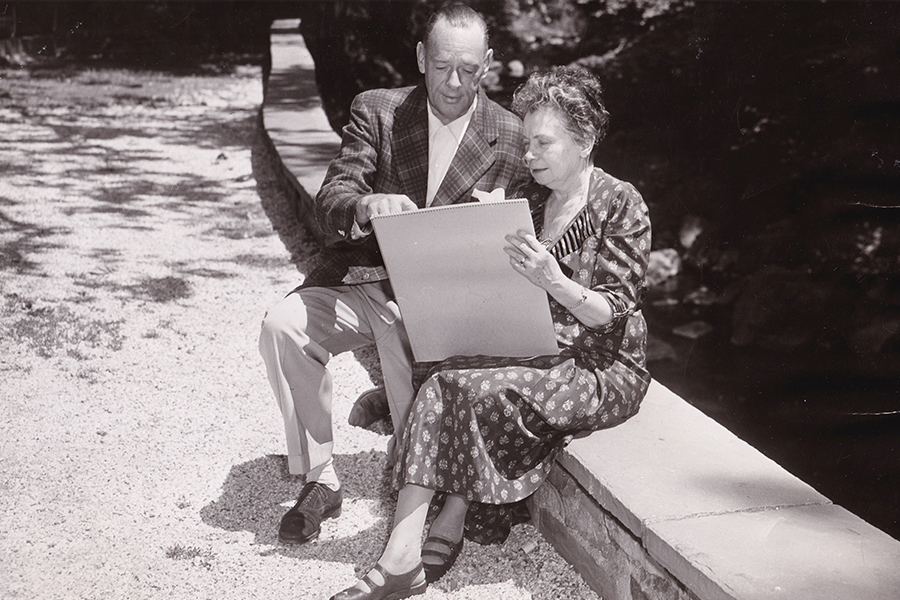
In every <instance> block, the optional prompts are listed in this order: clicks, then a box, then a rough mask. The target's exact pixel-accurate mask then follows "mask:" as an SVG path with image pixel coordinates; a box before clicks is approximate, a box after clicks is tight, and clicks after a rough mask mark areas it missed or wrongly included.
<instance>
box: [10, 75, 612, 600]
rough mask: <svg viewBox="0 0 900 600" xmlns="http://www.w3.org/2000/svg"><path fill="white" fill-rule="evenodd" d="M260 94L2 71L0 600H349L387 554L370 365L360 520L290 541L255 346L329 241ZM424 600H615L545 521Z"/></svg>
mask: <svg viewBox="0 0 900 600" xmlns="http://www.w3.org/2000/svg"><path fill="white" fill-rule="evenodd" d="M261 87H262V86H261V73H260V70H259V69H258V68H256V67H250V66H245V67H237V68H234V69H233V70H230V69H229V70H227V71H226V72H219V73H215V72H210V73H206V74H193V75H178V76H176V75H172V74H162V73H152V72H131V71H122V70H104V69H86V68H83V67H78V66H67V67H58V68H49V69H48V68H41V69H37V68H35V69H32V70H27V69H21V70H5V71H0V129H2V131H3V135H2V138H0V173H2V177H0V272H2V279H0V292H2V299H0V498H2V500H0V566H2V572H3V575H2V577H0V598H3V599H14V598H29V599H30V598H40V599H51V598H66V599H69V598H79V599H81V598H85V599H88V598H98V599H99V598H103V599H105V600H106V599H109V598H129V599H139V598H176V599H177V598H194V599H196V598H216V599H217V600H219V599H229V598H267V599H272V598H274V599H279V598H285V599H287V598H303V599H305V598H311V599H317V598H328V597H329V596H330V595H331V594H332V593H334V592H336V591H338V590H340V589H342V588H343V587H345V586H347V585H349V584H350V583H352V582H353V581H354V578H355V577H356V576H358V575H361V574H362V573H363V572H364V571H365V570H367V569H368V568H369V567H370V566H371V563H372V561H373V560H374V559H375V557H376V556H377V554H378V553H379V551H380V549H381V547H382V545H383V544H384V541H385V539H386V535H387V528H388V525H389V523H390V517H391V514H392V511H393V501H392V500H391V495H390V493H389V486H388V482H387V480H386V478H385V475H384V470H383V465H384V460H385V447H386V442H387V436H386V435H384V434H383V432H379V431H365V430H361V429H356V428H351V427H349V426H348V425H346V415H347V413H348V411H349V409H350V405H351V403H352V400H353V399H354V398H355V397H356V395H357V394H358V393H359V392H361V391H362V390H364V389H367V388H368V387H370V386H371V385H372V381H373V379H377V376H378V375H377V370H376V369H374V368H373V355H372V352H371V351H369V352H360V353H357V354H356V355H351V354H345V355H341V356H337V357H335V358H334V360H333V362H332V368H333V372H334V373H335V408H334V410H335V415H336V418H335V422H336V424H337V427H336V431H335V435H336V442H337V444H336V445H337V448H338V451H339V452H340V454H338V455H337V456H336V464H337V468H338V470H339V472H340V473H341V474H342V476H343V482H344V486H345V504H344V515H343V516H342V517H341V518H340V519H337V520H331V521H327V522H326V523H325V525H324V527H323V531H322V536H321V537H320V539H319V540H318V541H316V542H314V543H311V544H308V545H305V546H301V547H287V546H283V545H279V543H278V542H277V539H276V529H277V524H278V519H279V518H280V515H281V514H282V513H283V512H284V510H285V508H287V507H289V506H291V505H292V503H293V500H294V497H295V495H296V493H297V492H298V491H299V488H300V484H301V481H300V479H299V478H297V477H293V476H290V475H289V474H288V473H287V467H286V459H285V457H284V455H283V452H284V441H283V432H282V428H281V418H280V415H279V414H278V410H277V407H276V405H275V402H274V400H273V399H272V397H271V391H270V390H269V388H268V384H267V382H266V378H265V373H264V369H263V365H262V361H261V359H260V358H259V355H258V352H257V349H256V338H257V333H258V327H259V322H260V318H261V316H262V314H263V311H264V310H265V308H266V307H267V306H269V305H271V304H273V303H274V302H275V301H277V300H278V299H279V298H280V297H281V296H282V295H283V294H284V293H285V292H286V291H288V290H289V289H291V288H292V287H293V286H294V285H296V283H297V282H298V281H299V280H300V279H301V278H302V273H303V272H306V271H307V269H308V267H309V264H310V258H311V256H312V255H313V254H314V252H315V250H316V247H315V243H314V242H313V241H311V239H310V238H309V237H308V235H307V234H306V232H305V231H304V230H303V228H302V227H301V226H300V225H299V224H298V223H297V221H296V220H295V219H294V218H293V216H292V215H291V214H290V211H289V209H288V208H287V204H286V198H285V196H284V195H283V193H282V190H281V189H280V188H279V185H278V181H277V178H276V177H275V174H274V173H275V172H274V170H273V166H272V165H273V161H272V157H271V156H270V155H269V154H268V150H267V148H266V146H265V144H264V143H263V141H262V139H261V138H260V135H259V133H258V130H257V123H258V119H257V117H258V107H259V104H260V102H261ZM298 271H299V272H298ZM532 544H534V545H535V548H534V549H532V550H530V551H529V552H525V551H524V550H523V547H530V546H531V545H532ZM422 597H423V598H425V599H438V598H448V599H463V598H473V599H475V598H477V599H479V600H484V599H486V598H510V599H518V598H576V599H577V598H585V599H589V598H596V597H597V596H596V595H595V594H594V593H593V592H592V591H591V590H590V589H589V588H588V587H587V585H586V584H585V583H584V581H583V580H582V579H581V578H580V577H579V576H578V575H577V574H575V573H574V571H573V570H572V569H571V567H570V566H569V565H568V564H566V563H565V562H564V561H563V560H562V559H561V558H560V557H559V555H558V554H556V553H555V551H554V550H553V549H552V547H551V546H550V545H549V544H548V543H547V542H546V541H545V540H544V539H543V538H542V537H541V536H540V534H538V533H537V532H536V531H535V529H534V528H533V527H531V526H529V525H523V526H519V527H517V528H515V529H514V531H513V534H512V535H511V537H510V539H509V540H508V541H507V542H506V543H505V544H503V545H501V546H491V547H479V546H476V545H474V544H468V545H467V546H466V549H465V550H464V553H463V556H462V557H461V558H460V560H459V562H458V564H457V566H456V567H455V568H454V570H453V571H452V572H451V573H450V574H448V575H447V576H446V577H445V578H444V580H443V581H441V582H440V583H438V584H436V585H434V586H432V587H431V588H429V590H428V592H427V593H426V595H425V596H422Z"/></svg>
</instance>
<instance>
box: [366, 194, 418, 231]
mask: <svg viewBox="0 0 900 600" xmlns="http://www.w3.org/2000/svg"><path fill="white" fill-rule="evenodd" d="M418 209H419V207H418V206H416V203H415V202H413V201H412V200H410V199H409V196H407V195H406V194H369V195H367V196H363V197H362V198H360V199H359V202H357V203H356V223H357V225H359V226H360V227H365V226H366V225H368V224H369V221H371V220H372V217H377V216H382V215H395V214H397V213H402V212H409V211H413V210H418Z"/></svg>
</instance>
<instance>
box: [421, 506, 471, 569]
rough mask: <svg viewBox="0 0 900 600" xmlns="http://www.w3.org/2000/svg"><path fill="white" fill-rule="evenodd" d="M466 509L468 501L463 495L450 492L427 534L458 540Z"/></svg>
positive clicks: (461, 534)
mask: <svg viewBox="0 0 900 600" xmlns="http://www.w3.org/2000/svg"><path fill="white" fill-rule="evenodd" d="M468 511H469V501H468V500H466V498H465V497H464V496H459V495H457V494H450V495H449V496H447V499H446V500H445V501H444V506H443V507H442V508H441V512H440V513H439V514H438V516H437V518H435V520H434V523H432V524H431V530H430V531H429V535H433V536H437V537H439V538H442V539H445V540H447V541H450V542H454V543H456V542H459V541H460V540H461V539H462V537H463V529H464V527H465V524H466V513H467V512H468ZM426 562H427V561H426Z"/></svg>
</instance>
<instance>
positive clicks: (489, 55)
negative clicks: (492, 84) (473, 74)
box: [481, 48, 494, 78]
mask: <svg viewBox="0 0 900 600" xmlns="http://www.w3.org/2000/svg"><path fill="white" fill-rule="evenodd" d="M492 62H494V50H493V49H492V48H488V49H487V52H485V53H484V72H483V73H482V74H481V77H482V78H484V76H485V75H487V72H488V71H490V70H491V63H492Z"/></svg>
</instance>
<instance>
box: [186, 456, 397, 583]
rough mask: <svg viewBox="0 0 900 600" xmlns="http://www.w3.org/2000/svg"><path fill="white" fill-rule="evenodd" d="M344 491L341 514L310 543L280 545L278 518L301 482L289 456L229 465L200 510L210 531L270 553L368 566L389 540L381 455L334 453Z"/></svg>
mask: <svg viewBox="0 0 900 600" xmlns="http://www.w3.org/2000/svg"><path fill="white" fill-rule="evenodd" d="M334 463H335V469H336V470H337V471H338V473H340V476H341V486H342V489H343V513H342V516H341V517H340V518H339V519H335V520H330V519H329V520H326V521H325V522H324V523H323V524H322V533H321V535H320V536H319V538H318V539H317V540H316V541H315V542H313V543H307V544H301V545H286V544H281V543H280V542H279V541H278V526H279V523H280V521H281V517H282V515H284V513H285V512H287V509H288V508H290V506H292V505H293V504H294V502H295V500H296V498H297V495H298V494H299V492H300V490H301V488H302V486H303V482H304V478H303V476H300V475H291V474H290V473H289V471H288V466H287V457H286V456H284V455H268V456H264V457H261V458H256V459H254V460H251V461H249V462H245V463H242V464H239V465H235V466H234V467H232V469H231V471H230V472H229V473H228V475H227V477H226V478H225V481H224V483H223V484H222V495H221V496H220V497H219V498H218V499H217V500H215V501H213V502H211V503H210V504H207V505H206V506H204V507H203V508H202V509H201V510H200V517H201V519H202V520H203V522H204V523H206V524H207V525H209V526H211V527H215V528H218V529H224V530H226V531H245V532H249V533H251V534H253V543H254V544H261V545H268V546H272V547H273V548H272V549H271V550H270V551H268V552H267V553H268V554H281V555H285V556H292V557H298V558H305V557H315V558H319V559H321V558H322V557H331V558H332V559H334V560H338V561H340V562H348V563H351V564H355V565H363V564H369V563H370V562H371V561H372V560H373V559H374V557H375V556H376V555H377V554H376V553H377V552H378V550H379V549H380V548H381V547H382V546H383V544H384V542H385V541H386V540H387V534H388V528H389V525H390V523H391V521H392V516H393V512H394V505H395V501H394V499H393V495H392V493H391V485H390V481H389V478H388V472H387V471H386V470H385V464H386V455H385V453H384V452H375V451H371V452H360V453H358V454H354V455H335V457H334Z"/></svg>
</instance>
